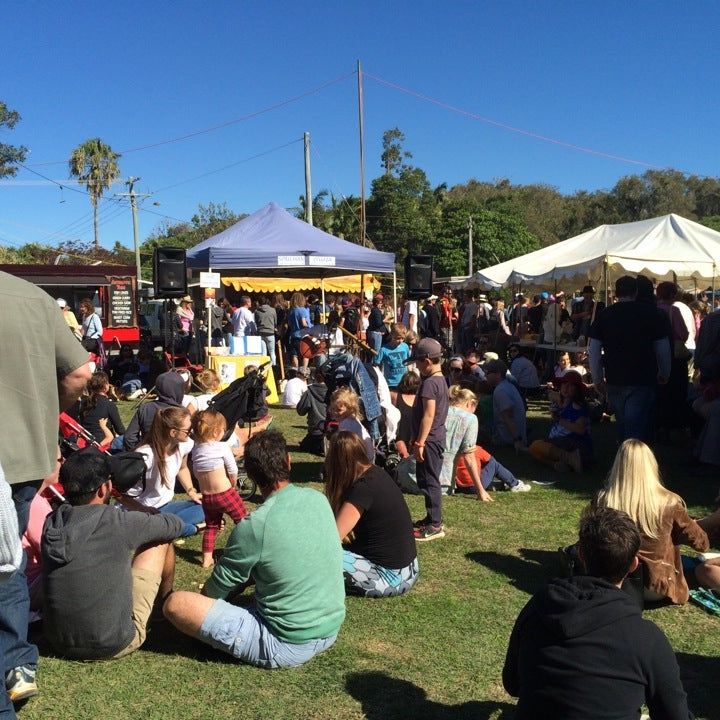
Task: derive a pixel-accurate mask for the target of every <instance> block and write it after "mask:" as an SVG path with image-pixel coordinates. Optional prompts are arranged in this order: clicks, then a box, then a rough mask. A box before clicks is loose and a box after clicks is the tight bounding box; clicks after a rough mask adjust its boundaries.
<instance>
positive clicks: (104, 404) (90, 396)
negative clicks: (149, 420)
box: [76, 370, 125, 450]
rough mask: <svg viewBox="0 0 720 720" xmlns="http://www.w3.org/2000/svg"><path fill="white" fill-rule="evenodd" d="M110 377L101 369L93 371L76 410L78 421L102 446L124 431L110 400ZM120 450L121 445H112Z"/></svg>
mask: <svg viewBox="0 0 720 720" xmlns="http://www.w3.org/2000/svg"><path fill="white" fill-rule="evenodd" d="M109 392H110V379H109V378H108V376H107V375H106V374H105V373H104V372H103V371H102V370H98V371H96V372H94V373H93V375H92V377H91V378H90V380H89V381H88V384H87V397H83V398H82V400H81V401H80V407H79V410H78V412H77V415H76V417H77V419H78V422H79V423H80V424H81V425H82V426H83V427H84V428H85V429H86V430H87V431H88V432H89V433H90V434H91V435H92V436H93V437H94V438H95V440H96V441H97V442H98V443H100V444H101V445H103V446H110V444H111V443H112V442H113V440H114V439H115V438H116V437H120V442H122V435H123V434H124V433H125V425H123V422H122V420H121V419H120V413H119V412H118V409H117V405H116V404H115V403H114V402H111V401H110V398H109V397H108V393H109ZM114 447H115V449H118V450H121V449H122V445H121V444H118V445H117V446H114Z"/></svg>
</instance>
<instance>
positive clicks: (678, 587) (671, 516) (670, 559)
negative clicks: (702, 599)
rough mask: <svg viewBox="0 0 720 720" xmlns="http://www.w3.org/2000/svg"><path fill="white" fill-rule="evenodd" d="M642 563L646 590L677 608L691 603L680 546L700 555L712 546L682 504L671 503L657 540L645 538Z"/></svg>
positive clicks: (641, 555) (641, 546)
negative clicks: (663, 598) (669, 601)
mask: <svg viewBox="0 0 720 720" xmlns="http://www.w3.org/2000/svg"><path fill="white" fill-rule="evenodd" d="M641 537H642V542H641V543H640V552H639V553H638V555H639V556H640V560H641V562H642V563H643V565H644V568H645V587H646V588H647V589H648V590H652V591H653V592H655V593H657V594H658V595H662V596H663V597H667V598H669V599H670V600H671V601H672V602H673V603H675V604H676V605H683V604H685V603H686V602H687V601H688V597H689V596H688V586H687V582H685V576H684V575H683V570H682V563H681V561H680V545H689V546H690V547H692V548H694V549H695V550H697V551H698V552H705V550H707V549H708V548H709V547H710V543H709V542H708V536H707V535H706V534H705V531H704V530H703V529H702V528H701V527H700V526H699V525H698V524H697V523H696V522H695V521H694V520H693V519H692V518H691V517H690V516H689V515H688V514H687V510H686V509H685V507H684V506H683V505H682V503H680V502H672V501H671V502H670V504H668V505H667V507H666V508H665V511H664V512H663V517H662V522H661V524H660V529H659V531H658V538H657V540H653V539H652V538H649V537H647V536H646V535H642V536H641Z"/></svg>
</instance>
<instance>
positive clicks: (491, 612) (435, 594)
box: [20, 403, 720, 720]
mask: <svg viewBox="0 0 720 720" xmlns="http://www.w3.org/2000/svg"><path fill="white" fill-rule="evenodd" d="M538 408H539V406H538ZM538 408H534V412H533V416H534V419H533V422H532V428H533V430H532V432H533V435H534V437H540V436H542V434H543V433H544V432H545V430H546V422H545V421H544V420H542V419H540V414H539V412H538ZM131 409H132V404H131V403H123V404H122V408H121V411H122V413H123V415H124V417H125V419H128V417H129V415H130V413H131ZM272 413H273V415H274V416H275V418H276V420H275V427H277V428H278V429H280V430H282V431H283V432H284V433H285V435H286V437H287V438H288V441H289V444H290V446H291V452H292V456H293V481H295V482H298V483H304V484H311V485H312V486H313V487H317V488H319V487H320V486H319V484H318V483H317V479H318V471H319V463H318V460H317V458H315V457H313V456H310V455H305V454H303V453H300V452H299V451H298V450H297V443H298V441H299V440H300V438H301V437H302V435H303V431H304V422H303V421H304V419H302V418H299V417H298V416H297V415H296V414H295V413H294V411H289V410H277V409H273V411H272ZM613 430H614V428H613V427H612V426H609V425H601V426H596V427H595V428H594V437H595V442H596V447H597V450H598V457H599V458H600V461H599V462H598V464H597V467H596V468H594V470H593V471H592V472H590V473H588V474H587V475H585V476H583V477H578V476H573V475H567V476H563V478H562V480H561V481H560V482H559V483H558V484H557V485H555V486H553V487H547V488H541V487H537V486H533V490H532V492H530V493H521V494H512V493H495V494H494V498H495V502H494V503H492V504H482V503H478V502H476V501H475V500H474V498H470V497H453V498H448V499H445V500H444V516H445V522H446V524H447V528H448V530H447V537H446V538H445V539H444V540H440V541H437V542H432V543H426V544H421V545H419V547H418V552H419V558H420V571H421V575H420V580H419V581H418V584H417V585H416V587H415V588H414V589H413V591H412V592H411V593H409V594H408V595H407V596H405V597H401V598H396V599H391V600H361V599H356V598H349V599H348V601H347V619H346V621H345V624H344V626H343V628H342V631H341V633H340V636H339V638H338V641H337V643H336V644H335V646H334V647H333V648H332V649H331V650H330V651H328V652H326V653H325V654H323V655H320V656H318V657H317V658H315V659H314V660H312V661H311V662H310V663H308V664H307V665H306V666H305V667H302V668H299V669H295V670H281V671H271V672H269V671H264V670H258V669H254V668H251V667H247V666H243V665H239V664H237V663H234V662H232V661H230V660H229V659H228V658H226V657H224V656H223V655H221V654H219V653H216V652H214V651H212V650H210V649H208V648H205V647H204V646H201V645H200V644H199V643H195V642H193V641H192V640H191V639H189V638H186V637H183V636H180V635H179V634H178V633H176V632H175V631H174V630H173V629H172V628H171V627H170V626H168V625H167V624H165V623H159V624H156V625H153V626H152V627H151V630H150V634H149V637H148V640H147V642H146V644H145V646H144V647H143V648H142V649H141V650H140V651H138V652H136V653H135V654H133V655H131V656H129V657H127V658H125V659H123V660H118V661H114V662H112V663H95V664H91V663H74V662H68V661H65V660H60V659H56V658H52V657H46V656H43V657H42V659H41V665H40V685H41V694H40V696H39V697H37V698H35V699H33V700H31V701H30V702H29V703H28V704H27V705H26V706H25V708H24V709H22V710H21V712H20V718H21V720H35V719H37V720H41V719H42V720H47V719H48V718H73V719H78V720H80V719H84V718H88V719H89V718H97V717H107V718H118V719H121V718H133V720H162V719H166V718H167V719H168V720H170V719H172V720H177V719H178V718H183V719H188V720H191V719H194V718H213V719H217V720H220V719H221V718H232V719H233V720H239V719H248V718H278V719H279V718H326V719H330V718H343V719H345V718H347V719H352V718H363V717H366V718H370V719H371V720H394V719H397V718H428V719H430V718H443V719H445V720H450V719H452V720H459V719H460V718H479V719H483V718H500V717H502V718H511V717H512V715H513V712H512V710H513V700H512V699H511V698H509V697H508V696H507V695H506V694H505V692H504V690H503V688H502V682H501V671H502V666H503V660H504V657H505V649H506V645H507V640H508V637H509V634H510V630H511V628H512V624H513V622H514V620H515V617H516V616H517V613H518V612H519V610H520V609H521V608H522V606H523V605H524V604H525V603H526V602H527V600H528V598H529V597H530V594H531V593H532V592H533V591H534V590H535V589H536V588H537V587H538V586H539V585H540V584H541V583H542V581H543V580H544V579H545V578H547V577H549V576H551V575H552V574H553V573H554V571H555V568H556V560H555V550H556V549H557V548H558V546H560V545H562V544H567V543H569V542H572V541H573V540H574V539H575V536H576V532H577V518H578V516H579V513H580V511H581V509H582V508H583V506H584V505H585V504H586V503H587V501H588V499H589V498H590V496H591V494H592V492H593V491H594V490H595V489H597V487H598V486H599V485H600V483H601V481H602V477H603V475H604V474H605V473H606V472H607V469H608V467H609V464H610V460H611V458H612V453H613ZM498 459H500V461H501V462H503V463H504V464H505V465H507V466H508V467H509V468H510V469H511V470H513V471H514V472H515V473H516V474H517V475H518V476H519V477H521V478H522V479H523V480H526V481H529V480H532V479H537V478H539V477H540V476H545V475H547V474H548V471H545V470H542V469H539V468H538V467H537V466H536V465H535V464H534V463H533V462H532V460H531V459H530V458H529V457H527V456H516V455H515V454H514V453H512V452H508V453H498ZM682 459H683V454H682V451H680V450H674V451H670V452H664V453H661V454H660V461H661V466H662V469H663V476H664V479H665V481H666V483H667V484H668V485H669V486H670V487H672V488H673V489H674V490H675V491H677V492H679V493H681V494H682V495H683V496H684V497H685V498H686V500H687V502H688V505H689V507H690V511H691V513H693V514H695V515H701V514H704V513H705V512H706V511H707V510H708V509H709V508H708V507H707V505H706V503H709V502H710V501H711V499H712V498H713V497H714V495H715V493H716V490H717V487H716V483H714V482H710V481H708V480H703V481H698V480H690V479H688V478H687V477H686V476H685V475H684V474H683V472H682ZM408 503H409V505H410V509H411V513H412V515H413V517H419V516H421V515H422V509H421V505H422V502H421V500H420V499H418V498H415V497H408ZM296 531H297V532H302V527H298V528H296ZM227 532H229V529H228V530H226V533H227ZM223 539H224V536H223V538H221V539H220V541H219V543H218V544H219V546H222V544H223ZM199 559H200V538H199V537H194V538H189V539H188V540H187V542H186V544H185V545H183V546H182V547H179V548H178V565H177V578H176V587H177V588H184V589H197V587H198V586H199V585H200V584H201V583H202V582H203V581H204V579H205V577H206V573H205V572H204V571H203V570H202V568H201V567H200V565H199ZM646 617H648V618H650V619H651V620H652V621H653V622H655V623H657V624H658V625H659V626H660V627H661V628H662V629H663V630H664V631H665V633H666V634H667V635H668V637H669V639H670V642H671V643H672V646H673V648H674V649H675V651H676V653H677V656H678V661H679V663H680V667H681V670H682V673H683V680H684V683H685V688H686V690H687V692H688V694H689V697H690V703H691V707H692V709H693V710H694V712H695V713H696V715H697V716H698V717H704V718H710V719H712V718H720V704H719V703H718V702H717V700H716V682H717V678H718V676H719V675H720V643H718V641H717V636H718V630H719V629H720V619H718V618H714V617H712V616H709V615H707V614H705V613H703V612H702V611H701V610H699V609H698V608H696V607H693V606H692V605H687V606H685V607H666V608H661V609H657V610H652V611H649V612H646Z"/></svg>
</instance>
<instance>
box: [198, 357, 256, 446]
mask: <svg viewBox="0 0 720 720" xmlns="http://www.w3.org/2000/svg"><path fill="white" fill-rule="evenodd" d="M266 364H269V363H266ZM264 367H265V365H262V366H261V367H259V368H258V369H257V372H253V373H250V374H249V375H245V376H244V377H241V378H238V379H237V380H234V381H233V382H232V383H230V385H228V386H227V387H226V388H225V389H224V390H221V391H220V392H219V393H218V394H217V395H215V396H214V397H213V398H212V399H211V400H210V402H209V403H208V410H214V411H215V412H219V413H220V414H221V415H222V416H223V417H224V418H225V422H226V423H227V430H226V431H225V436H224V437H223V440H227V439H228V438H229V437H230V435H232V433H233V431H234V430H235V426H236V425H237V424H238V423H239V422H245V421H250V420H254V419H255V418H257V417H258V412H259V411H260V410H261V409H262V407H263V406H264V404H265V378H264V377H263V375H262V370H263V368H264Z"/></svg>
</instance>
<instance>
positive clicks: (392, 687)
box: [345, 672, 515, 720]
mask: <svg viewBox="0 0 720 720" xmlns="http://www.w3.org/2000/svg"><path fill="white" fill-rule="evenodd" d="M345 689H346V690H347V691H348V693H350V695H352V697H353V698H355V700H357V701H358V702H359V703H360V704H361V705H362V710H363V715H364V717H366V718H367V719H368V720H394V719H395V718H403V720H404V719H405V718H432V719H433V720H466V719H468V720H469V718H473V720H489V719H490V718H493V720H509V719H510V718H512V717H514V714H515V712H514V711H515V706H514V705H511V704H510V703H504V702H493V701H485V702H481V701H471V702H466V703H462V704H461V705H445V704H443V703H438V702H434V701H432V700H428V698H427V692H426V691H425V690H424V689H423V688H421V687H418V686H417V685H415V684H413V683H411V682H409V681H407V680H399V679H398V678H393V677H390V676H389V675H386V674H385V673H381V672H359V673H352V674H351V675H348V676H347V678H346V679H345Z"/></svg>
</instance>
